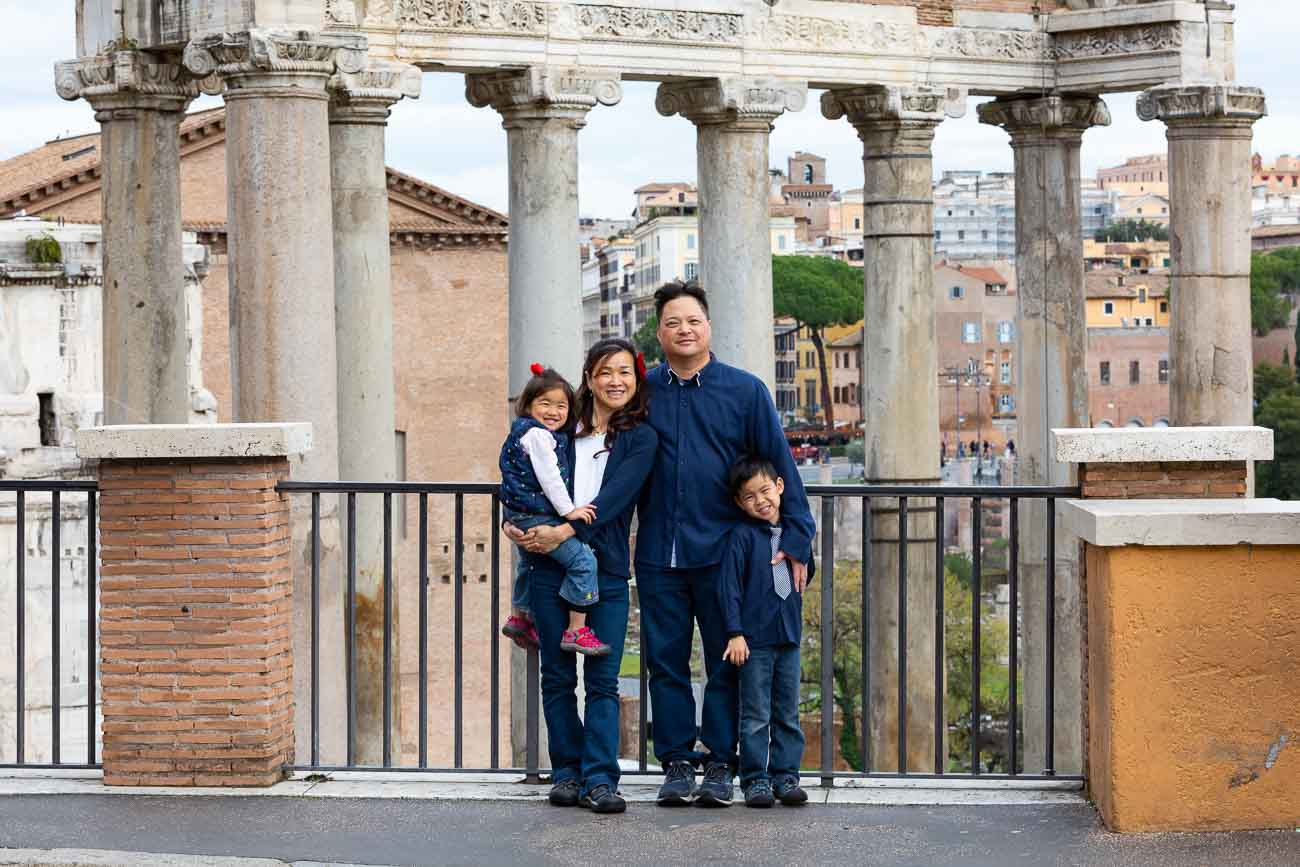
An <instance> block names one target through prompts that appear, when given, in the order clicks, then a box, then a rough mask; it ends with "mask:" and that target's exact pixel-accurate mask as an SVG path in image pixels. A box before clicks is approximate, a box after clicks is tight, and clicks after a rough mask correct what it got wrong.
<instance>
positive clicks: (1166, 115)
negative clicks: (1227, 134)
mask: <svg viewBox="0 0 1300 867" xmlns="http://www.w3.org/2000/svg"><path fill="white" fill-rule="evenodd" d="M1137 113H1138V117H1139V118H1141V119H1142V120H1162V121H1164V122H1165V123H1166V124H1167V125H1168V126H1170V127H1176V126H1180V125H1185V126H1207V125H1212V126H1223V127H1241V128H1245V129H1249V128H1250V127H1251V125H1252V124H1254V123H1255V121H1257V120H1259V119H1260V118H1261V117H1264V116H1266V115H1267V114H1268V104H1267V103H1266V101H1265V99H1264V91H1262V90H1260V89H1259V88H1258V87H1242V86H1240V85H1236V84H1207V85H1193V86H1188V87H1155V88H1152V89H1151V90H1148V91H1145V92H1143V93H1142V94H1141V95H1139V96H1138V100H1137Z"/></svg>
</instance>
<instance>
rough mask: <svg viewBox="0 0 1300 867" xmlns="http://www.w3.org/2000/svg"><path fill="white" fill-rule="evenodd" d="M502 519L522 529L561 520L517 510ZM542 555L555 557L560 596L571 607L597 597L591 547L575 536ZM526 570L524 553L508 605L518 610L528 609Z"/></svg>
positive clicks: (592, 602) (585, 604)
mask: <svg viewBox="0 0 1300 867" xmlns="http://www.w3.org/2000/svg"><path fill="white" fill-rule="evenodd" d="M506 520H508V521H509V522H510V523H511V524H514V525H515V526H516V527H518V528H519V529H520V530H525V531H526V530H531V529H532V528H533V527H541V526H550V527H558V526H560V525H561V524H563V523H565V522H564V521H563V520H562V519H560V518H556V517H553V516H551V515H526V514H521V513H518V512H507V513H506ZM546 557H547V558H548V559H550V560H553V561H555V563H556V565H558V566H559V567H560V568H561V569H563V570H564V581H563V582H562V583H561V584H560V589H559V594H560V598H561V599H563V600H564V601H565V602H567V603H569V605H571V606H572V607H574V608H580V609H585V608H587V607H588V606H591V605H595V604H596V603H597V602H599V601H600V586H599V584H598V582H597V579H596V555H595V554H593V553H592V551H591V548H589V547H587V546H586V545H584V544H583V543H582V542H580V541H578V538H577V537H576V536H575V537H573V538H570V539H566V540H564V542H562V543H561V544H560V547H558V548H556V549H555V550H554V551H552V552H551V553H549V554H547V555H546ZM528 573H529V569H528V568H527V557H523V556H521V557H520V558H519V564H518V567H517V568H516V569H515V586H514V590H513V591H512V592H511V594H510V605H511V606H512V607H513V608H515V609H517V610H519V611H524V612H530V613H531V612H532V610H533V606H532V602H531V599H530V595H529V594H530V588H529V586H528V585H529V577H528Z"/></svg>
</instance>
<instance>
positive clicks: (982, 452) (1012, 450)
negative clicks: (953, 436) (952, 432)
mask: <svg viewBox="0 0 1300 867" xmlns="http://www.w3.org/2000/svg"><path fill="white" fill-rule="evenodd" d="M993 452H994V449H993V444H992V443H990V442H989V441H988V440H984V442H983V444H981V443H980V441H979V440H978V439H972V440H971V441H970V443H969V444H967V443H966V442H965V441H964V440H961V439H959V440H957V454H956V456H955V457H956V458H957V459H958V460H962V459H965V458H979V459H980V460H985V461H987V460H990V459H992V458H993ZM1002 456H1003V457H1006V458H1014V457H1015V456H1016V441H1015V440H1007V444H1006V446H1004V447H1003V449H1002ZM947 463H948V438H947V437H944V438H943V442H942V443H940V444H939V465H940V466H943V465H945V464H947Z"/></svg>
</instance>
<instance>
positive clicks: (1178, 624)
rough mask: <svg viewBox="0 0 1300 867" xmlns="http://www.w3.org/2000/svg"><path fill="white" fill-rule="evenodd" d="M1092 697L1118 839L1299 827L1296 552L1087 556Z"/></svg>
mask: <svg viewBox="0 0 1300 867" xmlns="http://www.w3.org/2000/svg"><path fill="white" fill-rule="evenodd" d="M1298 541H1300V540H1298ZM1088 685H1089V688H1088V705H1089V707H1088V713H1089V756H1088V758H1089V770H1088V781H1089V787H1090V790H1091V793H1092V797H1093V799H1094V800H1095V802H1096V804H1097V806H1098V808H1099V809H1100V810H1101V814H1102V817H1103V818H1104V819H1105V821H1106V824H1107V826H1108V827H1110V828H1111V829H1112V830H1116V831H1205V830H1216V829H1217V830H1235V829H1248V828H1295V827H1297V826H1300V545H1298V546H1297V547H1286V548H1281V547H1252V546H1249V545H1239V546H1235V547H1222V548H1211V547H1189V548H1144V547H1136V546H1131V547H1125V548H1096V547H1093V546H1088Z"/></svg>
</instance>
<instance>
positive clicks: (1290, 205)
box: [1250, 181, 1300, 228]
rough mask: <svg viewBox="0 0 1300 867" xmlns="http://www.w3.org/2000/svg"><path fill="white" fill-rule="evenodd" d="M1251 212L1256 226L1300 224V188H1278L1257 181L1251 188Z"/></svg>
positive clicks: (1252, 220) (1252, 221) (1253, 223)
mask: <svg viewBox="0 0 1300 867" xmlns="http://www.w3.org/2000/svg"><path fill="white" fill-rule="evenodd" d="M1250 212H1251V224H1252V225H1253V226H1254V227H1256V228H1259V227H1262V226H1297V225H1300V190H1291V189H1289V188H1282V189H1276V188H1274V187H1273V186H1272V185H1269V184H1264V183H1261V182H1258V181H1257V182H1256V183H1255V185H1254V186H1253V187H1252V188H1251V196H1250Z"/></svg>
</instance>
